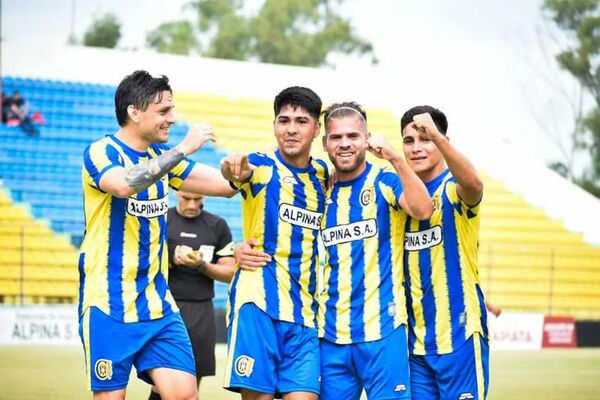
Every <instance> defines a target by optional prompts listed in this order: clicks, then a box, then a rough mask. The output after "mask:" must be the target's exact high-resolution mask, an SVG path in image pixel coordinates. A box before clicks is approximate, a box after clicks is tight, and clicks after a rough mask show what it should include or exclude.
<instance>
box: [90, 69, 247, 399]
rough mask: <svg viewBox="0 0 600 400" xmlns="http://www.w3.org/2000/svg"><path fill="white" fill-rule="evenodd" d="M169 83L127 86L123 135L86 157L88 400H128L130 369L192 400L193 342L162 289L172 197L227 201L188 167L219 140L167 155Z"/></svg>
mask: <svg viewBox="0 0 600 400" xmlns="http://www.w3.org/2000/svg"><path fill="white" fill-rule="evenodd" d="M173 107H174V104H173V92H172V90H171V86H170V85H169V79H168V78H167V77H166V76H161V77H156V78H155V77H153V76H152V75H150V74H149V73H148V72H146V71H135V72H134V73H132V74H131V75H129V76H126V77H125V78H124V79H123V80H122V81H121V83H120V84H119V86H118V87H117V91H116V93H115V111H116V116H117V121H118V123H119V125H120V129H119V130H118V131H117V132H116V133H115V134H114V135H108V136H105V137H104V138H102V139H100V140H98V141H96V142H94V143H92V144H90V145H89V146H88V147H87V148H86V149H85V151H84V153H83V164H82V187H83V193H84V211H85V221H86V227H85V237H84V239H83V243H82V245H81V253H80V256H79V271H80V294H81V295H80V297H79V298H80V304H79V316H80V319H79V321H80V329H79V332H80V335H81V339H82V344H83V348H84V352H85V363H86V374H87V385H88V389H89V390H92V391H93V392H94V394H93V395H94V399H96V400H99V399H124V398H125V392H126V387H127V383H128V381H129V375H130V372H131V369H132V367H135V368H136V370H137V375H138V377H139V378H140V379H143V380H144V381H145V382H147V383H149V384H151V385H155V386H156V389H157V391H158V392H159V393H160V394H161V395H162V396H163V397H164V398H167V399H197V398H198V388H197V385H196V376H195V375H196V374H195V372H196V371H195V365H194V364H195V363H194V354H193V351H192V346H191V343H190V338H189V336H188V334H187V331H186V329H185V324H184V323H183V320H182V318H181V315H180V313H179V310H178V309H177V306H176V304H175V300H174V299H173V296H172V295H171V291H170V290H169V287H168V282H167V276H168V254H167V243H166V229H167V221H166V218H167V212H168V206H167V199H168V195H169V192H168V191H169V187H172V188H174V189H176V190H179V189H182V190H185V191H188V192H193V193H200V194H205V195H212V196H227V197H231V196H233V195H234V194H235V193H236V192H237V191H235V190H233V189H232V188H231V186H230V185H229V182H227V181H226V180H225V179H223V177H222V176H221V174H219V172H218V171H217V170H215V169H214V168H211V167H209V166H207V165H203V164H200V163H196V162H194V161H193V160H191V159H189V158H187V157H188V156H190V155H191V154H193V153H195V152H196V151H197V150H198V149H200V148H201V147H202V146H203V145H204V144H205V143H206V142H207V141H209V140H212V141H214V140H215V139H216V138H215V134H214V133H213V130H212V128H211V127H210V126H209V125H208V124H204V123H201V124H197V125H194V126H193V127H192V128H191V129H190V130H189V132H188V133H187V134H186V136H185V137H184V138H183V140H181V142H179V144H177V145H176V146H174V147H173V148H171V147H170V146H167V145H165V144H164V143H166V142H167V141H168V140H169V131H170V129H171V127H172V126H173V124H174V123H175V115H174V113H173Z"/></svg>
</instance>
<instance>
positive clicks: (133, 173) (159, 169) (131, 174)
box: [125, 148, 184, 193]
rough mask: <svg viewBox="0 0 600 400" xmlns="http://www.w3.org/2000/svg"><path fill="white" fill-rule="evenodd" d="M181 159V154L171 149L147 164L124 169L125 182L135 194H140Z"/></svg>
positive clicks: (182, 157) (182, 156)
mask: <svg viewBox="0 0 600 400" xmlns="http://www.w3.org/2000/svg"><path fill="white" fill-rule="evenodd" d="M183 159H184V155H183V153H182V152H180V151H179V150H177V149H176V148H175V149H171V150H169V151H167V152H166V153H164V154H161V155H160V156H159V157H158V158H153V159H151V160H150V161H149V162H146V163H140V164H136V165H133V166H131V167H129V168H127V169H125V180H126V181H127V184H128V185H129V186H130V187H131V188H132V189H133V190H135V192H136V193H138V192H141V191H142V190H144V189H146V188H147V187H148V186H150V185H152V184H153V183H154V182H156V181H157V180H159V179H160V178H162V177H163V176H165V175H166V174H167V173H168V172H169V171H170V170H171V169H172V168H173V167H175V166H176V165H177V164H179V163H180V162H181V161H182V160H183Z"/></svg>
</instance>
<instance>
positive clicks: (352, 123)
mask: <svg viewBox="0 0 600 400" xmlns="http://www.w3.org/2000/svg"><path fill="white" fill-rule="evenodd" d="M327 124H328V126H329V133H327V135H326V136H325V138H324V139H323V147H324V149H325V151H326V152H327V154H328V155H329V159H330V160H331V162H332V163H333V165H334V166H335V171H336V174H338V176H340V177H343V176H346V177H347V178H351V177H353V176H352V175H358V173H360V171H361V167H362V166H363V165H364V164H365V158H366V151H367V139H368V137H369V133H368V131H367V127H366V125H365V123H364V121H363V120H362V119H361V118H360V117H358V116H357V115H349V116H344V117H341V118H335V117H334V118H330V119H329V120H328V121H327Z"/></svg>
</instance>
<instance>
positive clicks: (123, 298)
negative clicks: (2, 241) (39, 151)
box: [79, 136, 194, 322]
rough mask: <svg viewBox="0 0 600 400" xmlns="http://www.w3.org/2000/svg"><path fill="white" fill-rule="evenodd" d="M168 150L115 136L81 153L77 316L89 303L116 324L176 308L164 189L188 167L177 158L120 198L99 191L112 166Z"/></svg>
mask: <svg viewBox="0 0 600 400" xmlns="http://www.w3.org/2000/svg"><path fill="white" fill-rule="evenodd" d="M167 150H169V148H168V147H167V146H165V145H161V144H153V145H151V146H150V147H149V148H148V151H147V152H139V151H136V150H134V149H132V148H130V147H129V146H127V145H126V144H125V143H123V142H122V141H120V140H119V139H118V138H117V137H115V136H106V137H105V138H103V139H101V140H99V141H97V142H94V143H92V144H91V145H90V146H88V147H87V148H86V149H85V152H84V155H83V168H82V174H81V178H82V185H83V195H84V208H85V238H84V240H83V244H82V245H81V253H80V256H79V274H80V288H79V290H80V293H79V299H80V300H79V312H80V315H81V313H83V311H85V309H87V308H88V307H91V306H96V307H98V308H99V309H100V310H102V311H103V312H104V313H106V314H107V315H109V316H110V317H112V318H114V319H115V320H118V321H122V322H136V321H146V320H151V319H157V318H161V317H163V316H165V315H168V314H170V313H172V312H173V311H176V310H177V308H176V306H175V302H174V300H173V297H172V296H171V293H170V292H169V289H168V286H167V271H168V267H169V265H168V252H167V248H166V245H167V242H166V237H167V221H166V218H167V210H168V208H169V207H168V187H169V185H170V186H172V187H174V188H176V189H177V188H179V187H180V186H181V184H182V182H183V180H184V179H185V178H186V177H187V175H188V174H189V173H190V171H191V170H192V168H193V166H194V162H193V161H190V160H187V159H185V160H183V161H181V162H180V163H179V164H178V165H177V166H175V168H173V169H172V170H171V172H169V174H168V175H166V176H164V177H163V178H162V179H161V180H159V181H157V182H156V183H155V184H153V185H151V186H150V187H148V188H147V189H145V190H143V191H141V192H139V193H137V194H134V195H132V196H130V197H128V198H126V199H122V198H118V197H115V196H113V195H111V194H109V193H106V192H104V191H102V189H100V186H99V185H100V179H101V178H102V176H103V175H104V174H105V173H106V172H107V171H108V170H110V169H111V168H113V167H118V166H120V167H124V168H127V167H130V166H132V165H134V164H138V163H142V162H148V161H149V160H150V159H151V158H156V157H158V156H159V155H160V154H162V153H163V152H165V151H167Z"/></svg>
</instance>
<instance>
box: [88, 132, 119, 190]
mask: <svg viewBox="0 0 600 400" xmlns="http://www.w3.org/2000/svg"><path fill="white" fill-rule="evenodd" d="M124 165H125V162H124V161H123V158H122V157H121V155H120V154H119V152H118V151H117V149H115V148H114V147H113V146H112V145H111V144H109V143H107V142H103V141H100V142H95V143H92V144H91V145H89V146H88V147H87V148H86V149H85V151H84V152H83V166H84V168H85V170H86V171H87V182H86V183H87V184H88V185H90V186H91V187H93V188H96V189H98V190H101V189H100V179H102V177H103V176H104V174H105V173H106V172H107V171H109V170H110V169H111V168H114V167H123V166H124Z"/></svg>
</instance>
